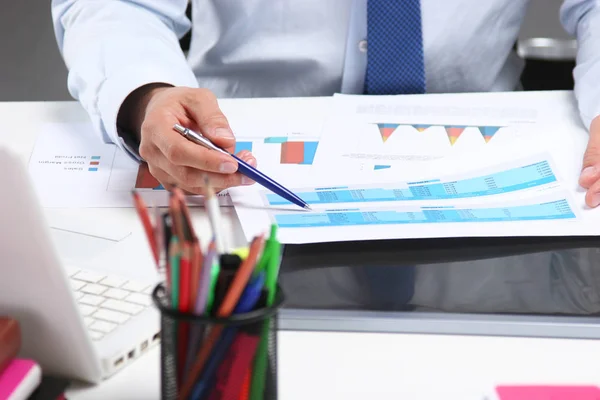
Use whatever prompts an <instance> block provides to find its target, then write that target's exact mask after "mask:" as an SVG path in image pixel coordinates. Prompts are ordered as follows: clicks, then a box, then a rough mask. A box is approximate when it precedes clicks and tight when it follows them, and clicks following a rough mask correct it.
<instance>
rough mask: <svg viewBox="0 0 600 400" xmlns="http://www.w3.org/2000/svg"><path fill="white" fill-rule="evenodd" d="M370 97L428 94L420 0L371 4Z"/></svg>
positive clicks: (386, 0)
mask: <svg viewBox="0 0 600 400" xmlns="http://www.w3.org/2000/svg"><path fill="white" fill-rule="evenodd" d="M367 46H368V47H367V73H366V76H365V93H367V94H417V93H425V68H424V61H423V35H422V29H421V3H420V0H368V5H367Z"/></svg>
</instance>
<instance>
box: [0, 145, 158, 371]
mask: <svg viewBox="0 0 600 400" xmlns="http://www.w3.org/2000/svg"><path fill="white" fill-rule="evenodd" d="M0 187H1V188H2V194H1V196H0V257H1V259H0V315H8V316H11V317H13V318H16V319H18V320H19V322H20V324H21V329H22V333H23V337H22V339H23V341H22V351H21V356H22V357H30V358H32V359H34V360H36V361H37V362H38V363H39V364H40V365H41V367H42V371H43V373H45V374H49V375H55V376H63V377H68V378H71V379H78V380H82V381H86V382H92V383H97V382H99V381H101V380H102V379H104V378H107V377H109V376H111V375H112V374H114V373H115V372H117V371H119V370H120V369H122V368H124V367H125V366H126V365H127V364H128V363H129V362H131V361H132V360H133V359H135V358H137V357H138V356H139V355H141V354H143V353H144V352H145V351H147V350H148V349H149V348H150V347H151V346H153V345H156V344H157V343H158V342H159V340H160V337H159V332H160V321H159V316H158V313H157V311H156V309H155V308H154V306H153V305H152V301H151V295H150V293H151V291H152V289H153V287H154V285H153V283H152V282H139V281H132V280H130V279H127V278H121V277H117V276H112V275H111V276H106V275H105V274H102V273H99V272H98V271H90V270H87V271H86V270H79V269H78V268H76V267H75V268H67V267H65V266H63V265H61V262H60V259H59V257H58V255H57V252H56V250H55V248H54V247H53V242H52V239H51V237H50V229H49V228H48V226H47V224H46V220H45V217H44V214H43V212H42V209H41V207H40V205H39V202H38V199H37V197H36V193H35V191H34V189H33V186H32V183H31V181H30V177H29V174H28V171H27V170H26V167H25V164H24V163H23V162H22V160H21V159H20V158H18V157H17V156H16V155H14V154H12V153H10V152H8V151H7V150H5V149H1V148H0Z"/></svg>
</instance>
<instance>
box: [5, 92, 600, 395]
mask: <svg viewBox="0 0 600 400" xmlns="http://www.w3.org/2000/svg"><path fill="white" fill-rule="evenodd" d="M515 95H518V94H515ZM557 96H562V97H561V98H563V99H564V100H565V102H566V103H565V106H567V107H573V105H572V104H568V102H569V101H570V100H571V99H572V98H571V97H570V96H569V95H564V94H557ZM86 118H87V117H86V115H85V113H84V112H83V110H82V109H81V107H80V106H79V105H78V104H77V103H75V102H35V103H28V102H25V103H0V145H1V146H7V147H9V148H10V149H12V150H14V151H15V152H17V153H18V154H20V155H21V156H22V157H23V160H24V162H26V161H27V160H28V157H29V154H30V152H31V150H32V148H33V145H34V143H35V139H36V134H37V132H38V130H39V127H40V124H42V123H45V122H57V121H59V122H60V121H64V122H75V121H82V120H86ZM47 212H48V213H49V214H52V213H58V215H60V216H61V217H62V218H74V219H75V218H77V219H84V220H89V221H90V223H92V222H93V221H102V222H103V223H111V224H124V225H126V226H127V228H128V229H131V231H132V232H133V233H132V235H131V236H130V237H128V238H127V239H125V240H123V241H122V242H121V243H119V245H118V246H115V247H114V248H113V249H114V250H111V251H109V252H108V253H107V254H105V255H103V256H102V257H101V261H102V262H103V265H104V266H106V267H107V268H109V269H110V270H113V269H114V270H115V272H120V273H127V274H131V275H146V274H149V273H151V272H152V271H151V268H152V267H151V263H150V262H149V260H148V262H147V263H142V264H139V263H138V264H137V265H136V270H134V271H133V270H125V269H124V268H125V267H128V266H129V267H130V266H131V265H134V264H131V262H130V261H128V258H129V257H132V256H131V254H132V253H138V254H139V253H140V252H143V251H144V250H145V247H144V250H142V248H141V247H140V246H146V244H145V242H144V238H143V232H142V230H141V227H140V226H139V223H138V221H137V219H136V216H135V212H134V210H133V209H102V210H99V209H63V210H48V211H47ZM193 214H194V218H195V219H196V220H197V224H198V226H199V227H201V226H206V225H207V224H205V223H204V224H203V223H202V222H205V217H204V215H203V213H202V210H199V209H197V210H194V213H193ZM54 215H56V214H54ZM225 215H226V217H225V219H226V224H227V226H228V233H229V234H230V237H231V240H232V241H233V244H242V241H243V236H242V234H241V230H240V227H239V223H238V222H237V218H235V213H234V212H233V210H232V209H229V210H225ZM200 231H201V232H200V235H201V237H202V236H204V237H208V234H209V233H208V231H202V230H201V229H200ZM128 255H129V257H128ZM129 259H131V258H129ZM598 359H600V341H592V340H572V339H536V338H502V337H475V336H442V335H416V334H375V333H334V332H327V333H323V332H289V331H285V332H280V333H279V391H280V398H281V399H285V400H288V399H290V400H291V399H302V400H304V399H364V398H375V399H400V398H403V399H406V398H410V399H434V398H436V399H437V398H452V399H483V398H484V394H487V393H491V390H492V388H493V386H494V385H495V384H498V383H535V384H540V383H554V384H556V383H564V384H596V385H599V384H600V374H598V367H597V360H598ZM159 386H160V379H159V350H158V348H156V347H155V348H154V349H153V350H151V351H149V352H148V353H146V354H145V355H144V356H142V357H140V358H139V359H138V360H137V361H135V362H134V363H133V364H132V365H130V366H128V367H127V368H125V369H124V370H123V371H121V372H119V373H118V374H117V375H115V376H114V377H112V378H111V379H109V380H107V381H105V382H103V383H101V384H100V385H98V386H95V387H80V388H73V389H71V390H70V391H69V392H68V397H69V399H74V400H83V399H86V400H87V399H102V400H105V399H128V400H130V399H144V400H151V399H158V398H159Z"/></svg>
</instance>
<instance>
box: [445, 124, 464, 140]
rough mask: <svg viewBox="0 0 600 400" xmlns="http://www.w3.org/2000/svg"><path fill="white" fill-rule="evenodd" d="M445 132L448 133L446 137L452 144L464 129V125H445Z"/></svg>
mask: <svg viewBox="0 0 600 400" xmlns="http://www.w3.org/2000/svg"><path fill="white" fill-rule="evenodd" d="M444 128H446V133H447V134H448V139H449V140H450V144H451V145H454V143H456V141H457V140H458V138H459V137H460V135H461V134H462V133H463V131H464V130H465V128H466V126H446V127H444Z"/></svg>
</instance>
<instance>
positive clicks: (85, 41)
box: [52, 0, 600, 153]
mask: <svg viewBox="0 0 600 400" xmlns="http://www.w3.org/2000/svg"><path fill="white" fill-rule="evenodd" d="M192 1H193V5H192V10H193V15H192V21H193V27H194V28H193V30H192V41H191V47H190V51H189V54H188V55H187V57H186V56H185V55H184V54H183V52H182V51H181V49H180V47H179V42H178V39H179V38H181V37H182V36H183V35H184V34H185V33H186V32H187V31H188V30H189V29H190V27H191V21H189V20H188V18H187V17H186V16H185V9H186V6H187V3H188V2H187V1H186V0H169V1H165V0H121V1H116V0H112V1H109V0H104V1H91V0H53V1H52V17H53V23H54V30H55V34H56V39H57V42H58V45H59V48H60V50H61V53H62V55H63V57H64V60H65V63H66V65H67V68H68V70H69V75H68V88H69V91H70V93H71V95H72V96H73V97H74V98H76V99H77V100H79V101H80V102H81V104H82V105H83V107H84V108H85V109H86V110H87V112H88V113H89V115H90V117H91V120H92V122H93V124H94V127H95V129H96V131H97V132H98V133H99V134H100V135H102V137H103V138H104V140H106V141H110V142H114V143H117V144H119V145H121V146H123V143H122V140H121V139H120V136H119V133H118V130H117V126H116V118H117V113H118V111H119V107H120V106H121V104H122V102H123V100H124V99H125V98H126V97H127V95H128V94H129V93H131V92H132V91H133V90H134V89H136V88H138V87H140V86H142V85H144V84H146V83H150V82H166V83H171V84H173V85H181V86H189V87H205V88H208V89H210V90H212V91H213V92H215V94H216V95H217V96H218V97H222V98H225V97H278V96H323V95H331V94H333V93H336V92H342V93H361V92H362V88H363V83H364V75H365V69H366V60H367V58H366V57H367V51H368V42H367V41H366V39H367V38H366V32H367V27H366V21H367V18H366V2H367V0H326V1H324V0H301V1H300V0H298V1H284V0H244V1H242V0H202V1H201V0H192ZM421 3H422V20H423V21H422V23H423V46H424V54H425V75H426V86H427V92H429V93H451V92H487V91H509V90H515V89H517V88H518V85H519V77H520V74H521V71H522V67H523V62H522V60H520V59H519V58H518V57H517V56H516V54H515V53H514V51H513V46H514V44H515V42H516V40H517V36H518V33H519V29H520V25H521V23H522V21H523V17H524V15H525V11H526V8H527V3H528V1H527V0H483V1H482V0H451V1H449V0H422V2H421ZM560 18H561V21H562V24H563V26H564V27H565V29H566V30H567V31H568V32H569V33H571V34H572V35H575V36H576V37H577V39H578V46H579V50H578V55H577V67H576V69H575V71H574V77H575V88H574V89H575V95H576V97H577V100H578V103H579V109H580V113H581V117H582V121H583V123H584V125H585V126H586V127H589V124H590V122H591V120H592V119H593V118H594V117H596V116H598V115H600V2H599V1H597V0H565V1H564V2H563V6H562V8H561V12H560ZM130 153H135V149H133V151H131V149H130Z"/></svg>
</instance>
